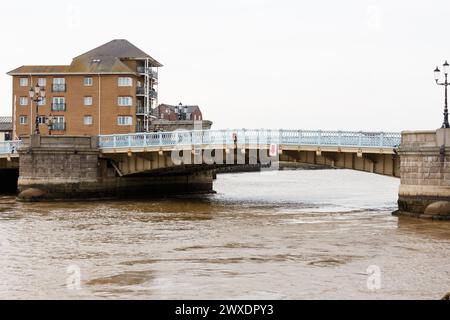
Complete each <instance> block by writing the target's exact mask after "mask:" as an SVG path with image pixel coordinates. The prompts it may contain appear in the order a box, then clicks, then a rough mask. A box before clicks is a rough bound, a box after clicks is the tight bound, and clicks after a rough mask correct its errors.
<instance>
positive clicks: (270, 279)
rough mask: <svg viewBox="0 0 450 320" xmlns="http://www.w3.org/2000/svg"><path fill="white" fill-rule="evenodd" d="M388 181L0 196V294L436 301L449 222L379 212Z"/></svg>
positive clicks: (446, 286)
mask: <svg viewBox="0 0 450 320" xmlns="http://www.w3.org/2000/svg"><path fill="white" fill-rule="evenodd" d="M398 187H399V180H397V179H394V178H388V177H382V176H376V175H371V174H365V173H358V172H353V171H341V170H325V171H283V172H279V173H276V174H274V173H265V174H262V173H248V174H230V175H220V176H219V177H218V180H217V181H216V182H215V189H216V191H217V192H218V193H217V194H216V195H207V196H195V197H194V196H190V197H183V198H172V199H160V200H148V201H141V200H140V201H110V202H82V203H39V204H36V203H33V204H25V203H16V202H15V200H14V197H10V196H3V197H1V198H0V299H7V298H19V299H31V298H37V299H53V298H56V299H88V298H94V299H105V298H106V299H110V298H113V299H119V298H120V299H440V298H442V296H443V295H444V294H445V293H446V292H448V291H450V223H442V222H441V223H437V222H430V221H420V220H413V219H400V220H399V219H398V218H395V217H392V216H391V212H392V211H394V210H395V209H396V200H397V192H398Z"/></svg>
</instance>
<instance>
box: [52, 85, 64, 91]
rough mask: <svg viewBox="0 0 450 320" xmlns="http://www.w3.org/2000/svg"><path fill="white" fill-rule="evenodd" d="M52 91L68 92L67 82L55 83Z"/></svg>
mask: <svg viewBox="0 0 450 320" xmlns="http://www.w3.org/2000/svg"><path fill="white" fill-rule="evenodd" d="M52 92H66V85H65V84H53V86H52Z"/></svg>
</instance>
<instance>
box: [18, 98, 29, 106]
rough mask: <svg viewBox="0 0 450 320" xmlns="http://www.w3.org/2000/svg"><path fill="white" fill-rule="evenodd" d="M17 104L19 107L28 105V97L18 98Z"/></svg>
mask: <svg viewBox="0 0 450 320" xmlns="http://www.w3.org/2000/svg"><path fill="white" fill-rule="evenodd" d="M19 104H20V105H21V106H27V105H28V97H20V99H19Z"/></svg>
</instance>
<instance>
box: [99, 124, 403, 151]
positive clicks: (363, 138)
mask: <svg viewBox="0 0 450 320" xmlns="http://www.w3.org/2000/svg"><path fill="white" fill-rule="evenodd" d="M400 142H401V133H396V132H353V131H310V130H245V129H239V130H204V131H174V132H155V133H136V134H127V135H102V136H100V137H99V144H100V148H102V149H108V148H133V147H165V146H190V145H194V146H195V145H233V144H234V143H237V144H239V145H242V144H245V145H267V144H280V145H298V146H334V147H365V148H397V147H399V146H400Z"/></svg>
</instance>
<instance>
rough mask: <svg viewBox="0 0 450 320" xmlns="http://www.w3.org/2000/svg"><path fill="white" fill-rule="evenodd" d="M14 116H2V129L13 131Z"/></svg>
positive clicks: (0, 127)
mask: <svg viewBox="0 0 450 320" xmlns="http://www.w3.org/2000/svg"><path fill="white" fill-rule="evenodd" d="M12 129H13V124H12V117H0V131H12Z"/></svg>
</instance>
